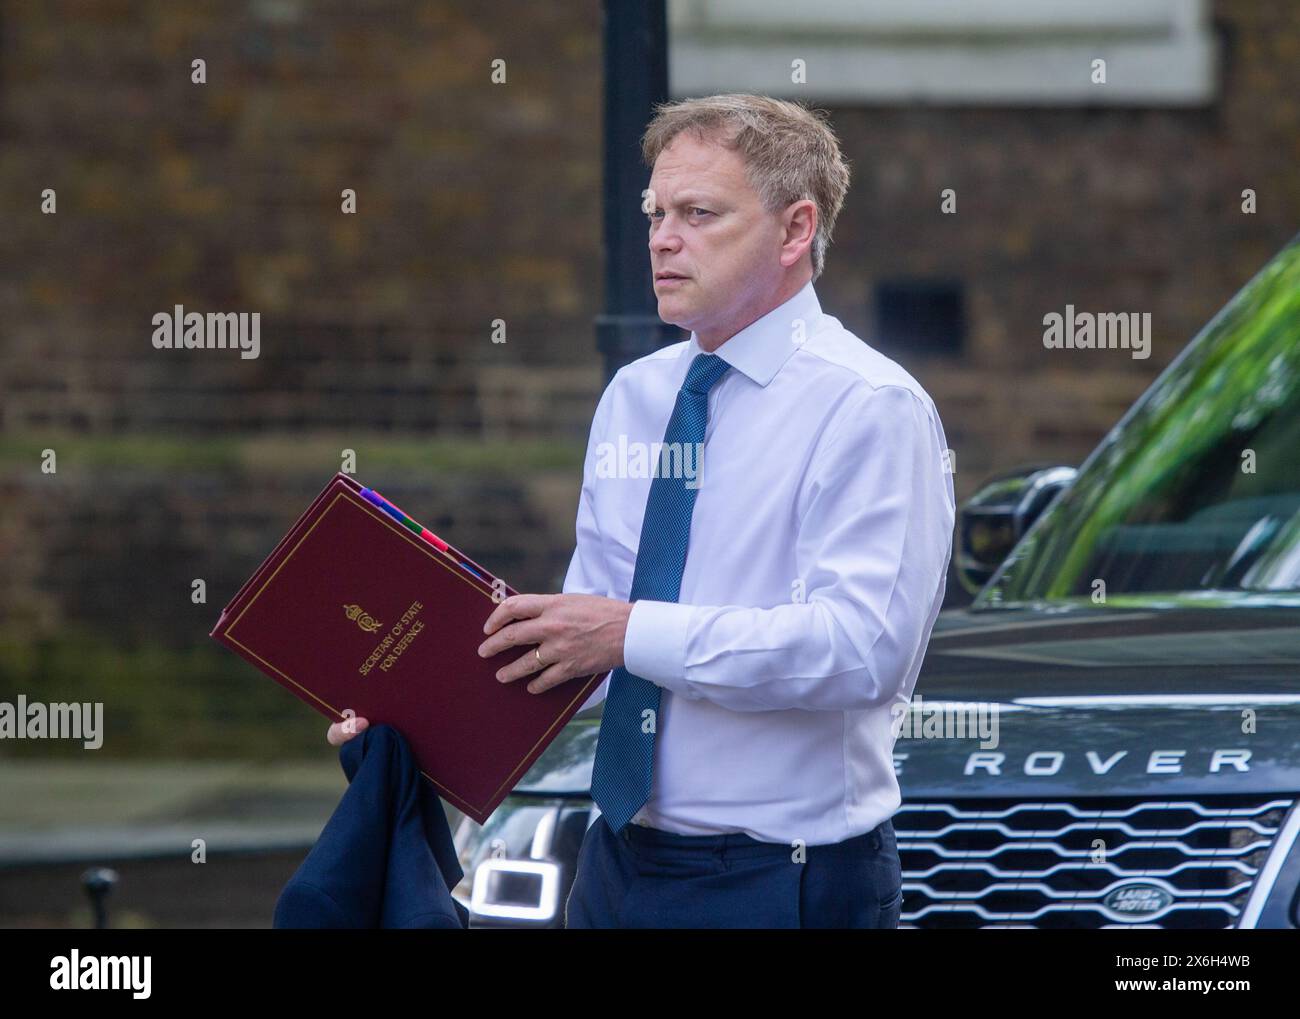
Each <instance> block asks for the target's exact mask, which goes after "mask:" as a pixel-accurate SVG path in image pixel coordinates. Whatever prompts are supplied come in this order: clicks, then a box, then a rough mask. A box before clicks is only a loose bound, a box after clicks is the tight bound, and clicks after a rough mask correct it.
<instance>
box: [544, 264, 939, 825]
mask: <svg viewBox="0 0 1300 1019" xmlns="http://www.w3.org/2000/svg"><path fill="white" fill-rule="evenodd" d="M701 352H702V351H701V348H700V346H699V342H698V339H697V337H696V335H695V334H694V333H692V334H691V338H690V339H689V340H684V341H682V342H680V343H675V344H672V345H670V346H667V347H663V348H661V349H659V350H656V351H655V352H653V353H651V354H647V355H646V356H645V357H642V358H639V359H638V360H636V361H633V362H632V363H631V364H628V365H625V366H624V367H623V368H621V369H619V371H618V373H617V374H616V375H615V376H614V378H613V379H612V380H611V381H610V383H609V385H608V386H607V387H606V389H605V391H604V393H603V394H602V396H601V398H600V402H599V404H598V405H597V407H596V412H595V415H594V417H593V420H592V426H591V435H590V439H589V442H588V446H587V455H586V460H585V463H584V467H583V481H582V493H581V497H580V501H579V506H578V518H577V547H576V549H575V550H574V553H573V559H572V561H571V562H570V564H569V570H568V574H567V576H566V577H565V581H564V592H565V593H566V594H597V595H603V596H605V597H609V598H618V599H621V600H624V601H626V600H628V596H629V594H630V592H631V589H632V572H633V569H634V567H635V565H636V554H637V546H638V544H639V542H640V536H641V521H642V518H643V516H644V515H645V508H646V499H647V496H648V495H649V492H650V483H651V480H652V478H651V471H652V470H653V468H654V465H655V463H656V462H657V460H658V457H659V453H658V450H659V449H660V446H661V444H662V441H663V438H664V431H665V429H666V428H667V425H668V418H669V416H670V415H671V413H672V410H673V406H674V404H675V402H676V399H677V393H678V390H679V389H680V388H681V385H682V382H683V380H684V379H685V377H686V372H687V369H688V368H689V367H690V364H691V362H692V361H693V360H694V358H695V356H696V355H697V354H699V353H701ZM715 353H716V354H718V356H720V357H721V358H723V359H724V360H725V361H727V362H728V364H730V365H731V366H732V367H731V368H730V369H728V371H727V372H726V373H725V374H724V375H723V376H722V378H721V379H720V380H719V381H718V382H717V384H716V385H714V387H713V389H712V390H711V391H710V393H709V421H708V427H707V430H706V432H705V438H704V444H703V453H702V461H701V463H700V466H699V473H698V485H699V488H698V493H697V496H696V503H695V511H694V515H693V517H692V519H691V531H690V543H689V547H688V554H687V559H686V567H685V571H684V573H683V575H682V585H681V596H680V598H679V600H678V601H677V602H663V601H649V600H645V599H642V600H639V601H637V602H635V603H634V605H633V608H632V613H631V616H630V617H629V619H628V627H627V636H626V639H625V642H624V660H625V667H626V668H627V670H628V671H629V672H631V673H633V674H634V675H637V676H641V677H642V678H644V679H647V680H649V681H650V682H652V683H655V684H656V685H657V686H660V687H662V690H663V692H662V695H661V704H660V711H659V716H658V719H657V736H656V743H655V760H654V777H653V785H652V789H651V793H650V799H649V800H648V801H647V802H646V804H645V806H644V807H642V808H641V810H640V811H639V812H638V813H637V814H636V816H635V817H634V818H633V821H634V822H637V823H641V824H648V825H650V826H652V827H655V828H661V829H664V830H666V831H672V832H679V833H682V834H688V835H699V834H716V833H720V832H745V833H747V834H748V835H750V836H752V837H753V838H756V839H759V840H761V841H764V842H782V843H791V842H793V841H794V840H796V839H799V840H802V841H803V842H804V843H805V844H807V845H819V844H823V843H829V842H839V841H842V840H844V839H846V838H851V837H852V836H854V835H858V834H861V833H862V832H865V831H869V830H870V829H872V828H874V827H875V826H876V825H877V824H878V823H879V822H881V821H883V820H884V819H886V818H888V817H890V816H892V815H893V813H894V811H895V810H896V809H897V808H898V806H899V804H900V802H901V798H900V795H899V788H898V780H897V778H896V777H895V775H894V767H893V747H894V734H893V732H894V731H893V728H892V726H891V722H892V721H893V719H894V715H893V714H892V713H891V710H890V708H891V705H893V704H895V703H899V702H900V701H905V700H906V699H909V698H910V697H911V695H912V690H913V687H914V685H915V683H916V676H917V673H918V671H919V670H920V667H921V659H922V656H923V654H924V652H925V648H926V643H927V642H928V640H929V637H930V631H931V628H932V627H933V625H934V621H935V617H936V616H937V615H938V612H939V606H940V603H941V602H942V600H943V593H944V583H945V576H946V572H947V567H948V560H949V556H950V555H951V553H952V536H953V520H954V513H955V500H954V496H953V484H952V472H951V469H950V467H949V459H948V453H947V441H946V439H945V437H944V433H943V427H942V425H941V424H940V422H939V415H938V413H937V412H936V410H935V407H934V403H933V401H932V400H931V399H930V397H929V395H928V394H927V393H926V392H925V390H923V389H922V388H921V386H920V384H919V383H918V382H917V381H916V380H915V379H913V378H912V377H911V376H910V375H908V374H907V372H905V371H904V370H903V369H902V368H901V367H900V366H899V365H898V364H896V363H895V362H894V361H891V360H890V359H889V358H887V357H885V356H884V355H882V354H880V353H879V352H877V351H875V350H873V349H872V348H871V347H869V346H867V345H866V344H865V343H863V342H862V341H861V340H860V339H858V338H857V337H856V336H854V335H853V334H852V333H851V332H849V331H848V330H847V329H845V328H844V326H843V325H841V324H840V322H839V320H838V319H836V318H834V317H833V316H831V315H827V314H824V313H823V312H822V310H821V305H820V303H819V302H818V300H817V296H816V293H815V291H814V289H813V285H812V283H811V282H809V283H808V284H807V285H806V286H805V287H804V288H803V289H802V290H801V291H800V292H799V293H798V294H796V295H795V296H794V297H792V298H791V299H790V300H789V301H787V302H786V303H785V304H782V305H781V306H780V307H777V308H775V309H773V310H772V311H770V312H769V313H768V314H766V315H764V316H763V317H762V318H760V319H758V320H757V321H756V322H754V323H752V324H751V325H749V326H747V327H746V328H744V329H742V330H741V331H740V332H738V333H736V334H735V335H734V336H732V337H731V338H730V339H728V340H727V341H726V342H724V343H723V344H722V345H721V346H720V347H718V348H717V350H716V351H715ZM638 449H639V450H641V451H646V450H649V452H648V453H647V455H645V456H642V457H640V458H638V456H637V451H638ZM686 463H687V464H688V469H689V465H690V463H691V461H690V459H689V458H687V459H686ZM689 476H690V475H689V474H688V477H689ZM608 687H609V676H608V675H606V677H605V681H604V682H603V683H602V684H601V686H600V687H599V688H598V689H597V690H596V692H595V693H593V694H592V696H591V697H590V698H589V699H588V701H587V702H586V704H585V705H584V708H587V707H591V706H593V705H595V704H597V703H599V702H600V700H601V699H603V698H604V696H605V694H606V692H607V691H608Z"/></svg>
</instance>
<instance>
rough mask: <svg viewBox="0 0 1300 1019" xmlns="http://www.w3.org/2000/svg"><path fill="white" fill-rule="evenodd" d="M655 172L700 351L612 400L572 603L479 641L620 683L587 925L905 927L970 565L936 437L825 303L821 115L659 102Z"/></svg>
mask: <svg viewBox="0 0 1300 1019" xmlns="http://www.w3.org/2000/svg"><path fill="white" fill-rule="evenodd" d="M643 154H644V156H645V160H646V163H647V165H648V166H650V167H651V168H652V173H651V177H650V186H649V189H648V192H647V201H646V209H647V216H648V228H649V253H650V264H651V270H652V272H653V273H654V288H655V293H656V295H657V297H658V302H659V315H660V317H661V318H663V319H664V321H666V322H671V323H673V324H676V325H679V326H681V327H682V328H683V329H690V330H691V336H690V339H689V340H686V341H683V342H680V343H676V344H672V345H670V346H667V347H664V348H662V349H660V350H657V351H655V352H654V353H651V354H648V355H646V356H645V357H642V358H640V359H638V360H636V361H634V362H632V363H631V364H629V365H626V366H624V367H623V368H621V369H620V370H619V371H618V373H617V374H616V375H615V377H614V378H613V380H612V381H611V382H610V384H609V385H608V387H607V388H606V389H605V391H604V393H603V395H602V396H601V398H600V402H599V404H598V406H597V408H596V412H595V415H594V418H593V422H592V428H591V435H590V439H589V442H588V448H587V456H586V461H585V464H584V469H583V484H582V492H581V496H580V500H579V507H578V517H577V529H576V530H577V547H576V549H575V551H574V554H573V558H572V561H571V563H570V566H569V571H568V575H567V577H566V579H565V582H564V593H563V594H559V595H537V594H521V595H516V596H514V597H512V598H507V599H506V600H504V601H503V602H501V603H500V604H499V605H497V607H496V608H495V609H494V611H493V612H492V614H491V615H490V616H489V618H488V620H487V622H486V624H485V626H484V631H485V633H486V634H488V636H487V639H486V640H484V642H483V645H482V648H481V653H483V654H485V655H493V654H497V653H499V652H500V651H502V650H505V649H506V648H509V647H512V646H515V645H519V646H521V647H528V648H529V649H530V650H528V651H527V652H526V653H525V654H522V655H521V656H520V657H519V658H518V660H516V661H515V662H514V663H512V664H510V665H508V666H506V667H505V668H503V669H502V670H501V671H500V672H499V674H498V678H499V679H500V680H501V681H502V682H517V681H521V680H522V681H526V682H527V688H528V689H529V690H530V691H533V692H539V691H541V690H545V689H549V688H550V687H553V686H555V685H556V684H557V683H563V682H566V681H567V680H569V679H572V678H574V677H578V676H588V675H592V674H594V673H601V672H606V671H609V672H610V674H609V675H608V676H607V677H606V678H605V681H604V682H603V683H602V685H601V687H600V689H599V690H598V691H597V692H596V693H595V694H594V695H593V696H592V697H591V698H590V699H589V700H588V702H587V705H586V706H588V707H589V706H591V705H593V704H595V703H597V702H598V701H599V700H600V699H602V698H604V700H605V705H604V708H603V712H602V718H601V730H600V736H599V740H598V744H597V749H596V756H595V762H594V766H593V773H592V797H593V799H594V800H595V802H596V805H597V807H598V808H599V809H600V817H599V818H598V819H597V820H596V821H595V822H594V823H593V824H591V825H590V827H589V828H588V829H587V833H586V836H585V838H584V840H583V844H582V847H581V850H580V853H579V860H578V869H577V874H576V876H575V878H574V883H573V888H572V891H571V893H570V895H569V899H568V902H567V906H566V926H568V927H571V928H579V927H801V926H802V927H895V926H896V925H897V923H898V917H899V912H900V909H901V904H902V899H901V895H902V886H901V881H902V875H901V870H900V868H899V860H898V851H897V845H896V843H895V838H894V831H893V826H892V824H891V823H890V817H891V815H892V814H893V813H894V811H895V810H896V809H897V808H898V806H899V803H900V795H899V787H898V782H897V779H896V777H895V775H894V770H893V760H892V752H893V745H894V733H895V732H896V731H897V730H896V728H894V727H893V726H892V725H891V723H892V722H893V720H894V718H895V717H896V711H895V707H896V706H897V705H902V704H906V702H907V700H908V699H910V697H911V693H912V689H913V686H914V684H915V681H916V676H917V673H918V671H919V669H920V665H921V659H922V656H923V654H924V650H925V646H926V643H927V641H928V640H929V636H930V631H931V628H932V627H933V624H934V620H935V617H936V615H937V614H938V611H939V606H940V603H941V602H942V600H943V593H944V584H945V574H946V570H947V566H948V560H949V557H950V555H951V549H952V531H953V517H954V512H955V506H954V498H953V486H952V477H951V471H950V470H949V466H948V464H949V460H948V456H947V443H946V440H945V437H944V433H943V428H942V426H941V424H940V421H939V416H938V414H937V412H936V411H935V408H934V404H933V402H932V401H931V400H930V398H929V396H928V395H927V394H926V393H925V391H924V390H923V389H922V388H921V386H920V385H919V384H918V383H917V382H916V380H915V379H913V378H912V377H911V376H910V375H908V374H907V373H906V372H905V371H903V369H902V368H900V367H899V366H898V365H897V364H895V363H894V362H893V361H891V360H889V359H888V358H886V357H884V356H882V355H881V354H879V353H878V352H876V351H874V350H872V349H871V348H870V347H869V346H867V345H866V344H865V343H863V342H862V341H861V340H859V339H858V338H857V337H855V336H854V335H853V334H852V333H850V332H848V331H847V330H846V329H844V327H843V326H842V325H841V324H840V322H839V320H838V319H835V318H834V317H832V316H830V315H827V314H825V313H823V312H822V310H821V307H820V303H819V301H818V299H817V296H816V294H815V292H814V289H813V282H814V281H815V280H816V279H817V278H818V277H819V276H820V274H821V272H822V268H823V265H824V261H825V254H826V248H827V246H828V245H829V243H830V238H831V231H832V228H833V226H834V222H835V218H836V216H837V215H838V213H839V211H840V207H841V206H842V204H843V200H844V195H845V192H846V191H847V189H848V181H849V171H848V168H847V166H846V164H845V161H844V159H843V157H842V155H841V152H840V149H839V144H838V141H837V139H836V138H835V135H834V134H833V132H832V131H831V130H830V128H829V127H828V126H827V125H826V123H825V122H824V119H823V118H822V117H821V116H820V115H818V114H815V113H813V112H811V111H809V110H806V109H805V108H803V107H802V106H799V105H797V104H794V103H790V102H784V101H779V100H774V99H770V98H766V97H762V96H752V95H744V94H739V95H722V96H713V97H709V98H704V99H691V100H686V101H683V102H678V103H672V104H665V105H663V106H661V107H659V108H658V109H657V111H656V115H655V117H654V119H653V120H652V122H651V123H650V125H649V127H648V129H647V132H646V135H645V137H644V139H643ZM647 463H648V464H649V465H650V467H651V469H650V470H648V471H647V470H643V469H641V467H643V466H645V465H646V464H647ZM652 475H653V477H652ZM688 553H689V554H688ZM534 645H535V646H534ZM610 670H612V671H610ZM338 728H339V727H338V726H333V727H331V741H332V742H336V741H337V739H338V732H337V730H338Z"/></svg>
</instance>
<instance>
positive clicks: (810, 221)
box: [781, 198, 817, 268]
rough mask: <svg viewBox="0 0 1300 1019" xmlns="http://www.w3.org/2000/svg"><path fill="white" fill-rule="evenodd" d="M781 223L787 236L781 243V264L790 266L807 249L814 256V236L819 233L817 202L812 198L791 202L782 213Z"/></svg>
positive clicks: (810, 255) (809, 255) (809, 254)
mask: <svg viewBox="0 0 1300 1019" xmlns="http://www.w3.org/2000/svg"><path fill="white" fill-rule="evenodd" d="M781 225H782V227H783V234H784V237H785V240H784V243H782V245H781V264H782V265H783V266H785V267H786V268H789V267H790V266H792V265H794V264H795V263H796V262H798V261H799V259H800V258H802V257H803V255H804V252H805V251H806V252H808V257H809V258H812V243H813V238H814V237H815V236H816V235H817V203H816V202H814V201H813V200H812V199H811V198H801V199H800V200H799V201H797V202H791V203H790V204H789V205H788V206H787V207H786V209H785V211H784V212H782V213H781Z"/></svg>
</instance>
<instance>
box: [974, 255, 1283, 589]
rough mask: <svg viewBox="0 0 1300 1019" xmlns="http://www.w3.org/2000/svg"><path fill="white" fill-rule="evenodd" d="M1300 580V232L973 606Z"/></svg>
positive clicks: (1120, 428) (1274, 585) (1150, 393)
mask: <svg viewBox="0 0 1300 1019" xmlns="http://www.w3.org/2000/svg"><path fill="white" fill-rule="evenodd" d="M1242 591H1262V592H1277V591H1300V237H1297V238H1296V239H1295V240H1293V241H1292V242H1291V243H1290V244H1289V245H1288V246H1287V247H1286V248H1284V249H1283V250H1282V251H1281V252H1280V253H1279V254H1278V255H1277V256H1276V257H1275V258H1274V259H1273V260H1272V261H1270V262H1269V263H1268V264H1267V265H1266V266H1265V267H1264V268H1263V269H1262V270H1261V271H1260V272H1259V273H1258V274H1257V275H1256V276H1255V277H1254V278H1253V279H1252V280H1251V281H1250V282H1249V283H1248V284H1247V285H1246V286H1245V287H1244V288H1242V290H1241V291H1240V293H1238V294H1237V295H1236V297H1234V298H1233V299H1232V301H1230V302H1229V303H1228V304H1227V305H1226V306H1225V307H1224V308H1223V310H1222V311H1220V312H1219V314H1218V315H1216V316H1215V318H1214V319H1213V320H1212V321H1211V322H1210V323H1209V324H1208V325H1207V326H1206V327H1205V328H1204V329H1203V330H1202V331H1201V332H1200V333H1199V334H1198V335H1197V337H1196V338H1195V339H1194V340H1193V341H1192V343H1191V344H1189V346H1188V348H1187V349H1186V350H1185V351H1184V352H1183V354H1182V355H1181V356H1180V357H1179V358H1178V359H1176V360H1175V362H1174V363H1173V364H1171V365H1170V366H1169V368H1167V369H1166V370H1165V372H1164V373H1163V374H1162V375H1161V376H1160V378H1159V379H1157V380H1156V382H1155V384H1154V385H1152V387H1151V388H1150V389H1149V390H1147V392H1146V393H1145V394H1144V395H1143V396H1142V398H1141V399H1140V400H1139V401H1138V402H1137V403H1136V404H1135V405H1134V406H1133V408H1132V409H1131V410H1130V411H1129V412H1128V414H1126V415H1125V417H1124V418H1123V420H1121V422H1120V423H1119V425H1117V426H1116V427H1115V429H1114V430H1112V432H1111V433H1110V434H1109V435H1108V436H1107V437H1106V438H1105V440H1103V442H1102V444H1101V445H1100V446H1099V447H1098V448H1097V449H1096V450H1095V451H1094V452H1093V454H1092V455H1091V456H1090V457H1089V458H1088V460H1087V461H1086V462H1085V463H1084V465H1083V467H1082V469H1081V470H1080V473H1079V476H1078V478H1077V479H1076V480H1075V482H1074V484H1073V485H1072V486H1071V487H1070V488H1069V489H1068V490H1066V491H1065V492H1064V493H1063V494H1062V495H1061V496H1060V497H1059V498H1057V499H1056V501H1055V502H1054V503H1053V504H1052V505H1051V506H1050V507H1049V508H1048V510H1047V511H1046V512H1045V513H1044V514H1043V516H1042V518H1040V519H1039V520H1038V521H1037V523H1036V524H1035V525H1034V526H1033V527H1032V528H1031V529H1030V531H1029V533H1028V534H1027V535H1026V536H1025V537H1024V539H1022V540H1021V541H1020V543H1019V544H1018V545H1017V546H1016V548H1015V549H1014V550H1013V551H1012V553H1011V555H1010V556H1009V557H1008V559H1007V561H1006V562H1005V563H1004V564H1003V565H1002V567H1001V569H1000V570H999V571H998V573H997V574H996V575H995V576H994V577H993V579H992V580H991V581H990V582H989V584H988V585H987V586H986V587H985V588H984V590H983V591H982V592H981V593H980V595H979V597H978V598H977V599H976V602H975V607H976V608H981V607H982V608H994V607H1006V606H1010V605H1014V604H1023V603H1026V602H1040V601H1043V600H1052V599H1070V598H1078V597H1085V596H1086V597H1089V598H1090V599H1091V600H1092V601H1093V602H1102V601H1103V600H1104V599H1105V598H1107V597H1109V596H1111V595H1121V596H1122V595H1128V594H1135V595H1136V594H1141V595H1146V594H1152V593H1162V594H1173V595H1177V594H1183V593H1191V592H1225V593H1230V592H1242Z"/></svg>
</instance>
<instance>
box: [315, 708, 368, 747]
mask: <svg viewBox="0 0 1300 1019" xmlns="http://www.w3.org/2000/svg"><path fill="white" fill-rule="evenodd" d="M344 714H345V715H346V714H348V713H347V712H346V711H345V712H344ZM369 728H370V723H369V722H368V721H366V719H364V718H357V717H356V716H355V715H349V717H347V718H345V719H344V720H343V721H342V722H334V723H333V724H332V725H331V726H330V727H329V728H328V729H327V730H326V731H325V738H326V739H327V740H329V744H330V746H332V747H337V746H342V745H343V744H344V743H346V742H347V741H348V740H350V739H351V738H352V737H353V736H360V735H361V734H362V733H363V732H365V731H366V730H367V729H369Z"/></svg>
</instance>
